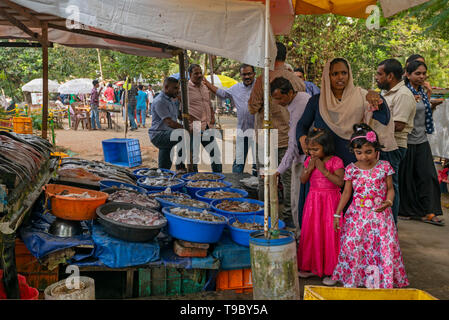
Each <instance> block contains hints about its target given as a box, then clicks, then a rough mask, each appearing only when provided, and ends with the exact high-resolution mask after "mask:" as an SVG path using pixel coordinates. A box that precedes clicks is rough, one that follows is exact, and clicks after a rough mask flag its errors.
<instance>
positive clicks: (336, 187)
mask: <svg viewBox="0 0 449 320" xmlns="http://www.w3.org/2000/svg"><path fill="white" fill-rule="evenodd" d="M306 143H307V147H308V152H309V154H310V156H309V157H308V158H307V159H306V161H305V163H304V166H305V170H304V172H303V174H302V175H301V183H303V184H304V183H306V182H307V181H310V190H309V193H308V194H307V198H306V202H305V205H304V209H303V222H302V229H301V237H300V240H299V246H298V268H299V270H300V272H299V274H298V275H299V276H300V277H302V278H308V277H311V276H313V275H317V276H319V277H323V276H326V277H324V279H323V284H325V285H334V284H335V283H336V281H333V280H332V279H331V278H330V277H331V276H332V272H333V271H334V268H335V265H336V264H337V258H338V252H339V238H340V234H339V231H338V230H335V231H334V228H333V215H334V213H335V210H336V209H337V205H338V203H339V201H340V197H341V194H340V188H341V187H343V185H344V181H343V175H344V165H343V160H341V159H340V158H338V157H336V156H334V152H335V147H334V143H333V139H332V136H331V134H330V133H329V131H328V130H325V129H317V128H312V129H311V130H310V131H309V133H308V135H307V138H306Z"/></svg>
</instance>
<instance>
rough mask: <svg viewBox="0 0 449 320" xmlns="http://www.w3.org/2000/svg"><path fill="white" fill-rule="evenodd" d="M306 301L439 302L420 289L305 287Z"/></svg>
mask: <svg viewBox="0 0 449 320" xmlns="http://www.w3.org/2000/svg"><path fill="white" fill-rule="evenodd" d="M304 300H438V299H437V298H435V297H434V296H432V295H431V294H429V293H427V292H425V291H423V290H418V289H364V288H361V289H359V288H338V287H324V286H304Z"/></svg>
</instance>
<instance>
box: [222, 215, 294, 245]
mask: <svg viewBox="0 0 449 320" xmlns="http://www.w3.org/2000/svg"><path fill="white" fill-rule="evenodd" d="M235 220H236V218H234V217H233V218H229V221H228V228H229V230H230V231H231V239H232V240H233V241H234V242H236V243H238V244H240V245H242V246H245V247H249V240H250V238H251V237H250V235H251V233H253V232H255V231H256V230H247V229H240V228H236V227H233V226H232V224H233V223H234V222H235ZM238 220H239V221H240V222H242V223H245V222H250V223H253V222H255V223H257V224H260V225H261V226H263V224H264V216H258V215H251V216H241V217H240V218H238ZM268 223H269V224H271V218H268ZM278 226H279V229H284V228H285V223H284V221H282V220H279V222H278Z"/></svg>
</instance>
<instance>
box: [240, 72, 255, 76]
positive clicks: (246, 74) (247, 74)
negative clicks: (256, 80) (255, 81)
mask: <svg viewBox="0 0 449 320" xmlns="http://www.w3.org/2000/svg"><path fill="white" fill-rule="evenodd" d="M253 74H254V72H248V73H242V74H241V76H242V77H249V76H252V75H253Z"/></svg>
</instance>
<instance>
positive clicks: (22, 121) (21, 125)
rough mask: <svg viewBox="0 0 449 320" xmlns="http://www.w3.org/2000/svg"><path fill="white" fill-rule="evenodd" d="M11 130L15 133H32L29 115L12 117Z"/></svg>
mask: <svg viewBox="0 0 449 320" xmlns="http://www.w3.org/2000/svg"><path fill="white" fill-rule="evenodd" d="M12 124H13V131H14V132H15V133H22V134H32V133H33V123H32V121H31V118H30V117H14V118H13V119H12Z"/></svg>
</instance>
